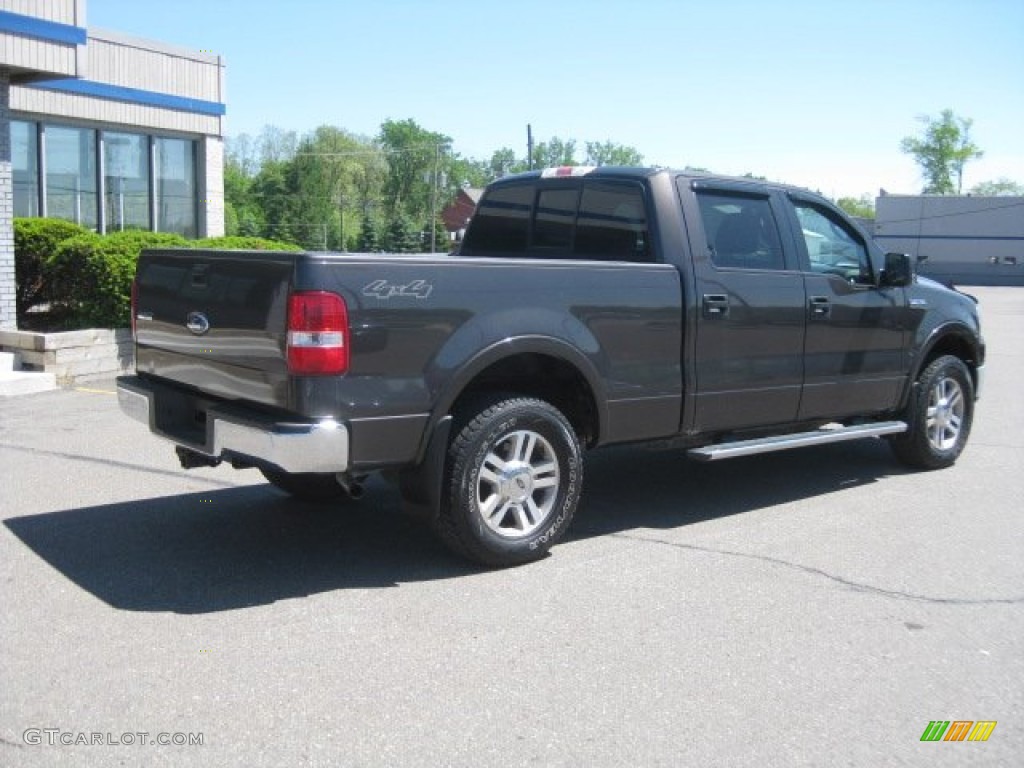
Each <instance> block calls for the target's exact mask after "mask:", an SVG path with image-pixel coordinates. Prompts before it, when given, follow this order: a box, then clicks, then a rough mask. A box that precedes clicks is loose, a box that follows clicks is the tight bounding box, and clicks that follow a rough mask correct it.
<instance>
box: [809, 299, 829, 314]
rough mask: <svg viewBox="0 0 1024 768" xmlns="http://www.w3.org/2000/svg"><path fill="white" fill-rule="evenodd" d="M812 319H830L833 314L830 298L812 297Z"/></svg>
mask: <svg viewBox="0 0 1024 768" xmlns="http://www.w3.org/2000/svg"><path fill="white" fill-rule="evenodd" d="M810 307H811V317H828V316H829V315H830V314H831V313H832V305H831V304H830V303H829V300H828V296H811V301H810Z"/></svg>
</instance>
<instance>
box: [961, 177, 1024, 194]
mask: <svg viewBox="0 0 1024 768" xmlns="http://www.w3.org/2000/svg"><path fill="white" fill-rule="evenodd" d="M971 194H972V195H981V196H987V197H1006V196H1019V195H1024V184H1018V183H1017V182H1016V181H1011V180H1010V179H1007V178H1005V177H1004V178H1001V179H999V180H998V181H983V182H981V183H980V184H975V185H974V186H973V187H971Z"/></svg>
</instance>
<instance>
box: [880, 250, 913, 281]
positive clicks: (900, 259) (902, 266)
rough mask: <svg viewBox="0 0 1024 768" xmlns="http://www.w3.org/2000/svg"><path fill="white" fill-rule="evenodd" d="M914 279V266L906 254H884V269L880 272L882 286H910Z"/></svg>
mask: <svg viewBox="0 0 1024 768" xmlns="http://www.w3.org/2000/svg"><path fill="white" fill-rule="evenodd" d="M913 279H914V265H913V262H912V261H911V260H910V256H909V255H908V254H906V253H887V254H885V269H884V270H882V280H881V284H882V285H883V286H896V287H898V286H902V285H910V283H911V281H912V280H913Z"/></svg>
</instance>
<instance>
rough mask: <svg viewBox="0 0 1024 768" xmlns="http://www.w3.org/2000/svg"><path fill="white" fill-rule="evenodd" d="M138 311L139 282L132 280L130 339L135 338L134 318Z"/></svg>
mask: <svg viewBox="0 0 1024 768" xmlns="http://www.w3.org/2000/svg"><path fill="white" fill-rule="evenodd" d="M138 311H139V281H138V279H135V280H132V338H133V339H134V338H135V318H136V316H137V315H138Z"/></svg>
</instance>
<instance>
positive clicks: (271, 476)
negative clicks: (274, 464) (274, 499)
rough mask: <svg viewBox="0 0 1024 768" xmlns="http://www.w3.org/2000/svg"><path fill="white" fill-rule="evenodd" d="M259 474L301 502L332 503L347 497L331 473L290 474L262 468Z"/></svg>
mask: <svg viewBox="0 0 1024 768" xmlns="http://www.w3.org/2000/svg"><path fill="white" fill-rule="evenodd" d="M260 472H262V473H263V476H264V477H265V478H267V481H268V482H269V483H270V484H271V485H273V486H274V487H275V488H277V489H279V490H282V491H284V492H285V493H287V494H289V495H291V496H294V497H295V498H297V499H301V500H302V501H334V500H335V499H338V498H342V497H344V496H346V495H347V494H346V493H345V489H344V488H342V487H341V485H340V484H339V483H338V477H337V475H335V474H334V473H333V472H324V473H319V472H301V473H300V472H296V473H291V472H282V471H280V470H276V469H264V468H262V467H260Z"/></svg>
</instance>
